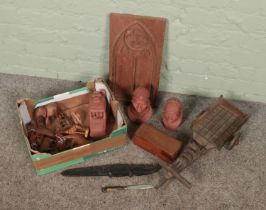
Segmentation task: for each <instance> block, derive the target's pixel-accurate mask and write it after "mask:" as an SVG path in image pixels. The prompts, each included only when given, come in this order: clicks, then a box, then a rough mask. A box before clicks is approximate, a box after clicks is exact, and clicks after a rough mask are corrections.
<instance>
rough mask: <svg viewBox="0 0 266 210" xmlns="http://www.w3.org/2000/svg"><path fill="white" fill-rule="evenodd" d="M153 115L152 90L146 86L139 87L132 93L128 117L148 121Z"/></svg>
mask: <svg viewBox="0 0 266 210" xmlns="http://www.w3.org/2000/svg"><path fill="white" fill-rule="evenodd" d="M151 116H152V108H151V105H150V92H149V91H148V90H147V89H146V88H143V87H138V88H136V89H135V90H134V92H133V94H132V100H131V105H130V106H129V107H128V118H129V119H130V120H131V121H133V122H147V121H148V120H149V119H150V118H151Z"/></svg>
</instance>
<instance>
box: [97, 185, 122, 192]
mask: <svg viewBox="0 0 266 210" xmlns="http://www.w3.org/2000/svg"><path fill="white" fill-rule="evenodd" d="M126 188H127V187H125V186H105V187H102V192H112V191H120V190H126Z"/></svg>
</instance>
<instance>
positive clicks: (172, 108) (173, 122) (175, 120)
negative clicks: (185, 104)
mask: <svg viewBox="0 0 266 210" xmlns="http://www.w3.org/2000/svg"><path fill="white" fill-rule="evenodd" d="M182 119H183V112H182V103H181V102H180V101H179V100H178V99H177V98H170V99H168V100H167V101H166V104H165V107H164V111H163V117H162V121H163V125H164V127H165V128H167V129H169V130H173V131H174V130H176V129H177V128H178V126H179V125H180V124H181V122H182Z"/></svg>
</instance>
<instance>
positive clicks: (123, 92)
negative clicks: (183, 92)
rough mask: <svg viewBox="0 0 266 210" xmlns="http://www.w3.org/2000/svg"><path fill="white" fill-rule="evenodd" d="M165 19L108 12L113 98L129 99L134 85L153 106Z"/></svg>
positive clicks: (157, 83) (110, 74)
mask: <svg viewBox="0 0 266 210" xmlns="http://www.w3.org/2000/svg"><path fill="white" fill-rule="evenodd" d="M165 24H166V19H164V18H155V17H143V16H136V15H128V14H111V15H110V46H109V80H110V81H109V82H110V87H111V89H112V91H113V92H114V94H115V96H116V98H117V99H118V100H122V101H129V100H130V98H131V95H132V92H133V90H134V89H135V88H137V87H145V88H147V89H148V90H149V91H150V95H151V102H152V104H153V105H154V104H155V99H156V96H157V92H158V88H159V80H160V68H161V63H162V53H163V43H164V32H165Z"/></svg>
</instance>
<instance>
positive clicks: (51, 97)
mask: <svg viewBox="0 0 266 210" xmlns="http://www.w3.org/2000/svg"><path fill="white" fill-rule="evenodd" d="M52 99H54V97H53V96H50V97H47V98H43V99H39V100H37V101H36V102H35V104H34V106H36V105H37V104H39V103H43V102H45V101H49V100H52Z"/></svg>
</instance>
